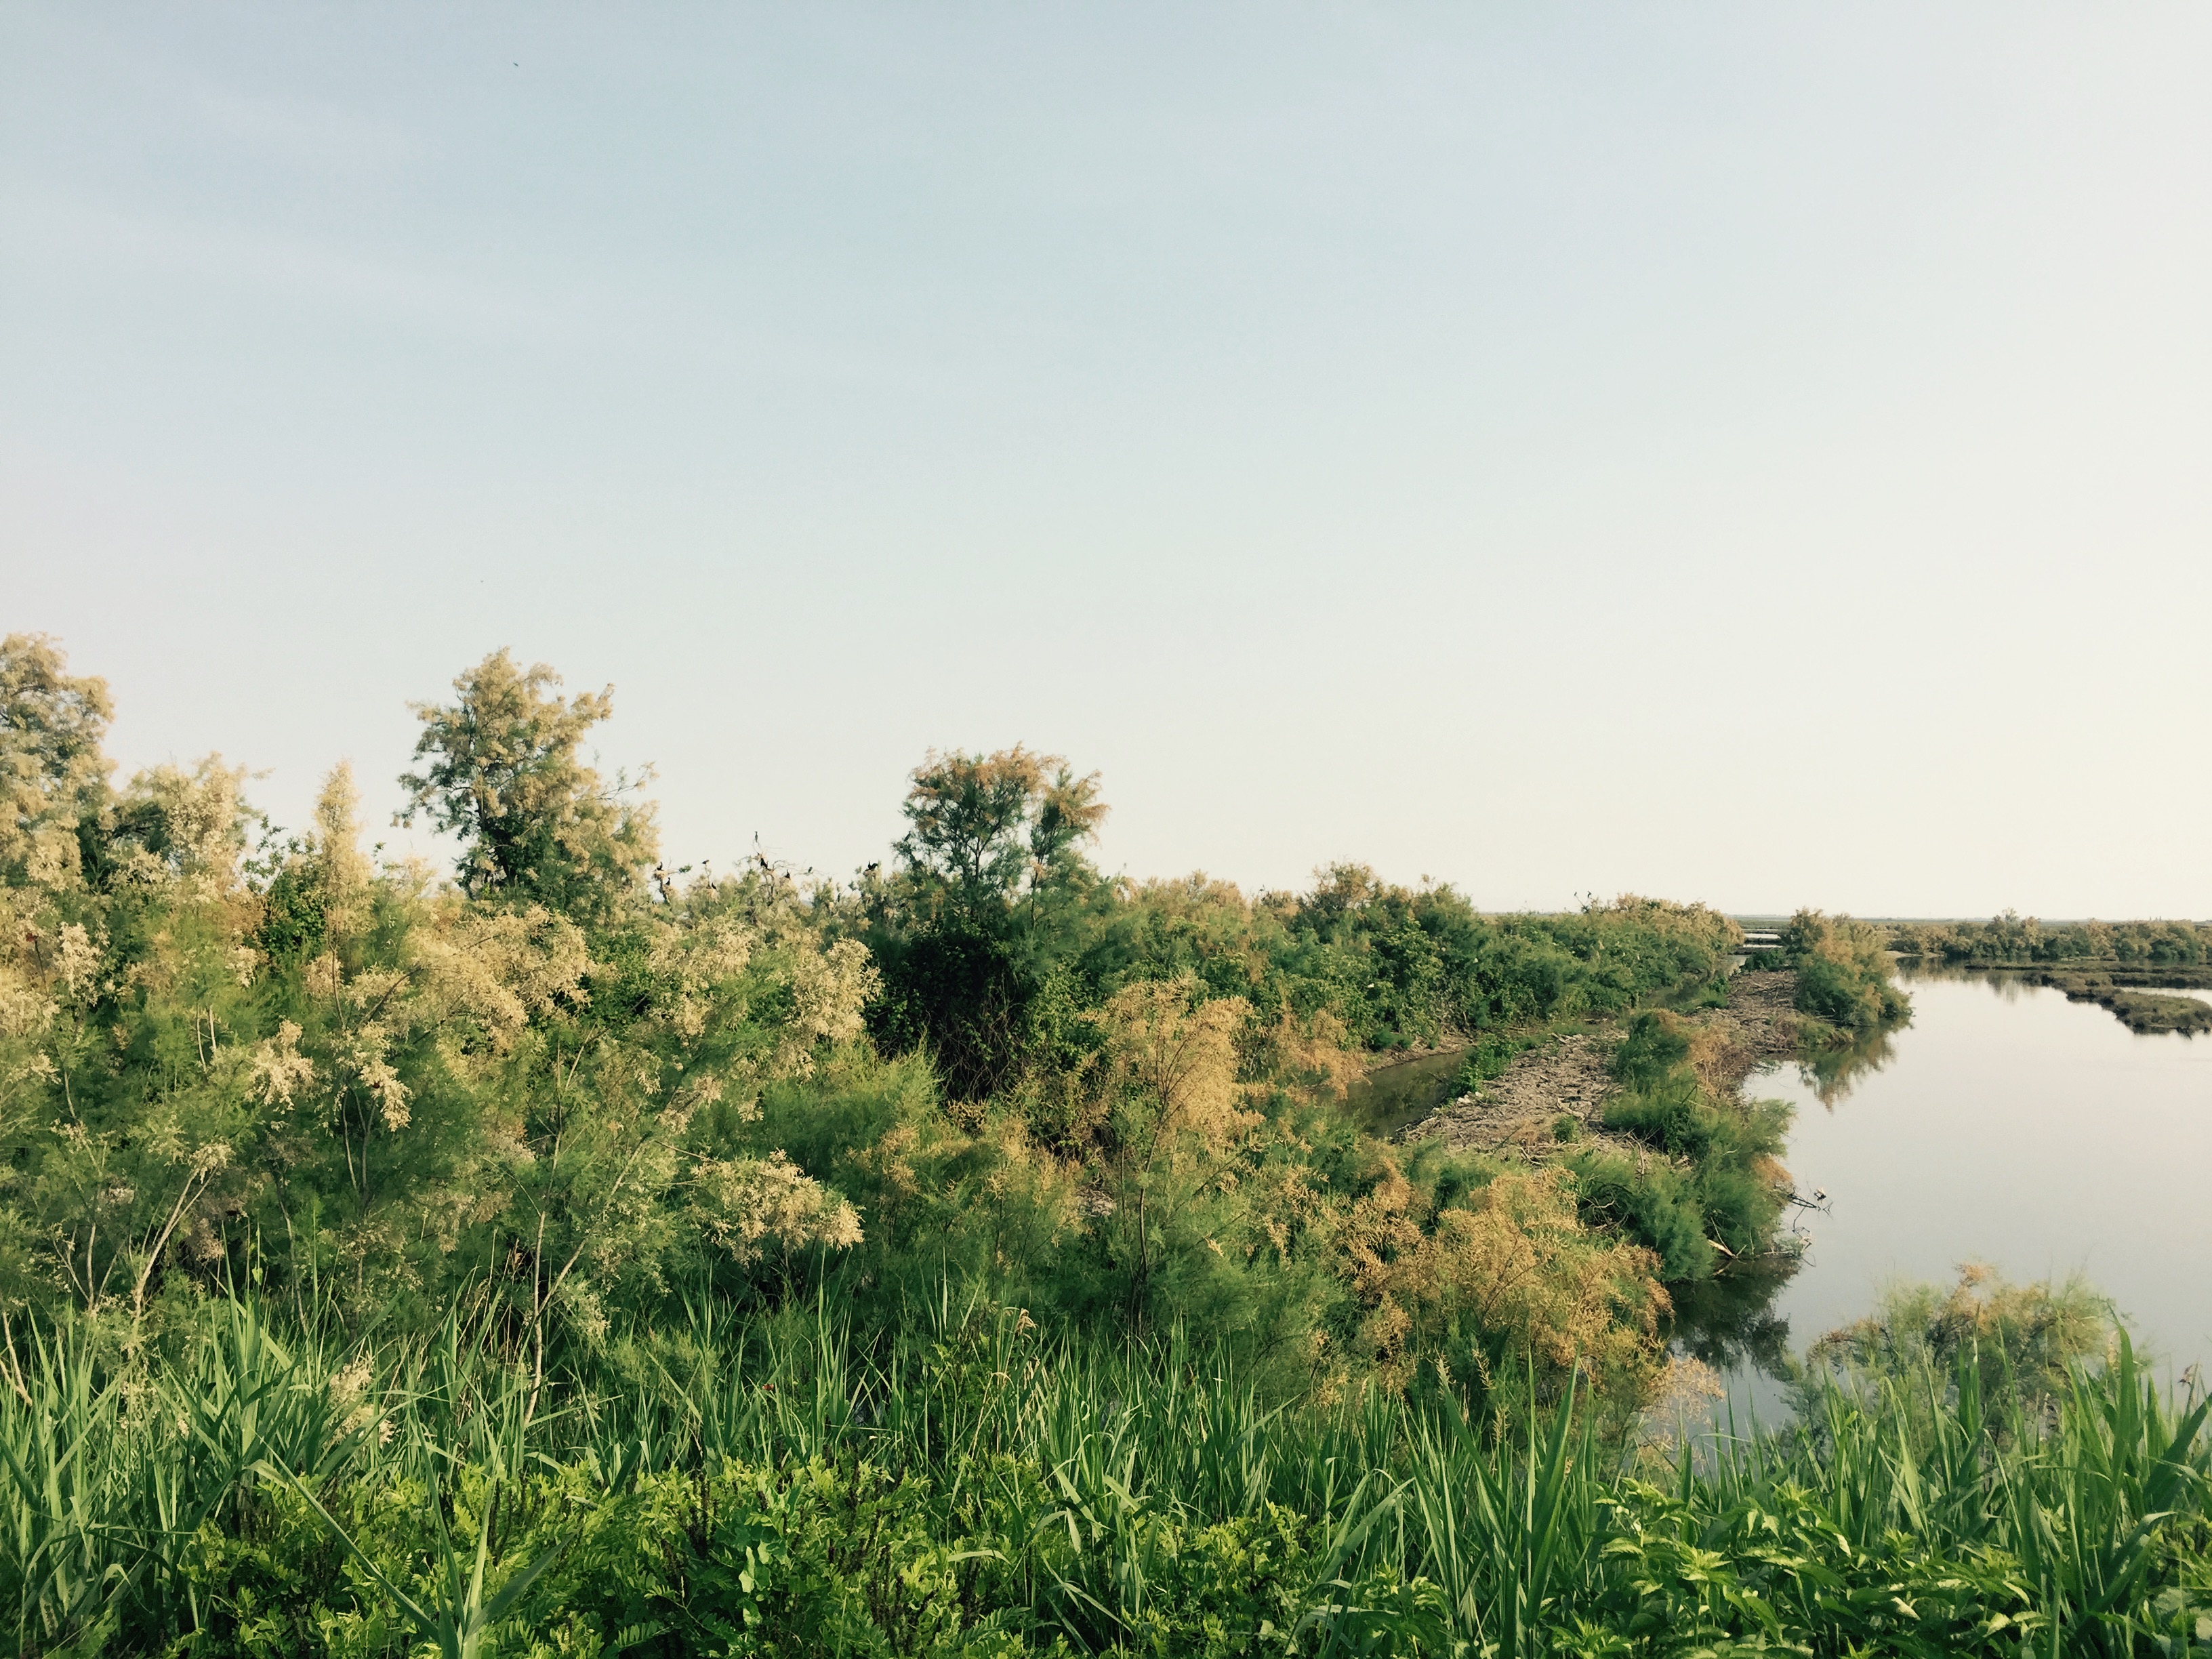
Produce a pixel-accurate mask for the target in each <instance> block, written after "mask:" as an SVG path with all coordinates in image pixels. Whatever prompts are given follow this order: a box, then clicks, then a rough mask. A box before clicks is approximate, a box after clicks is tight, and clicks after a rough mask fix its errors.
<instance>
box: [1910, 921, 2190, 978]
mask: <svg viewBox="0 0 2212 1659" xmlns="http://www.w3.org/2000/svg"><path fill="white" fill-rule="evenodd" d="M1889 942H1890V945H1891V948H1892V949H1893V950H1896V951H1900V952H1902V953H1903V954H1904V955H1906V956H1909V957H1923V958H1926V959H1927V960H1929V961H1933V962H1942V963H1955V964H1958V965H1961V966H1967V967H1990V966H1995V965H1999V964H2009V965H2020V966H2024V965H2027V964H2032V963H2062V962H2063V963H2108V964H2111V965H2112V966H2115V967H2127V968H2142V969H2152V968H2198V969H2202V968H2206V967H2212V927H2204V926H2203V925H2201V924H2199V923H2197V922H2191V921H2069V922H2043V921H2037V920H2036V919H2035V918H2034V917H2033V916H2022V915H2021V914H2020V913H2019V912H2018V911H2016V910H2008V911H2006V912H2005V913H2004V914H2003V915H2001V916H1993V917H1991V918H1990V920H1989V921H1924V922H1899V923H1897V924H1896V925H1894V926H1893V927H1892V928H1891V929H1890V940H1889Z"/></svg>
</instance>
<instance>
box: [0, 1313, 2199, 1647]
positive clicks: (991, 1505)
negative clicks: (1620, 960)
mask: <svg viewBox="0 0 2212 1659" xmlns="http://www.w3.org/2000/svg"><path fill="white" fill-rule="evenodd" d="M279 1324H282V1325H283V1326H284V1327H285V1328H283V1329H282V1330H280V1329H278V1328H276V1326H278V1325H279ZM314 1324H315V1322H313V1321H309V1322H307V1327H306V1328H303V1327H302V1326H301V1323H300V1322H297V1321H292V1320H286V1321H282V1322H279V1321H276V1320H275V1319H274V1318H273V1316H271V1315H270V1313H269V1312H268V1311H267V1310H264V1309H262V1308H260V1307H258V1306H257V1305H255V1304H252V1303H240V1302H237V1301H231V1300H217V1301H213V1302H210V1303H209V1304H206V1306H205V1309H204V1319H203V1320H202V1321H201V1322H199V1325H198V1328H197V1330H196V1331H195V1332H193V1333H192V1334H190V1335H189V1336H179V1337H175V1338H173V1339H172V1340H171V1343H170V1346H169V1348H168V1351H167V1352H166V1353H164V1354H161V1355H142V1356H140V1357H139V1358H136V1359H129V1360H125V1359H120V1358H112V1357H109V1358H102V1357H101V1350H100V1343H99V1341H98V1340H96V1334H95V1333H93V1332H90V1331H88V1329H87V1328H85V1327H84V1325H83V1324H82V1322H77V1323H75V1324H70V1325H64V1326H63V1327H62V1328H59V1329H58V1330H51V1329H42V1330H41V1332H40V1333H39V1334H36V1335H35V1336H33V1337H29V1338H27V1337H26V1335H25V1334H24V1333H23V1332H22V1331H21V1329H20V1328H19V1329H17V1330H16V1332H15V1340H14V1344H13V1347H12V1351H11V1358H10V1360H9V1375H8V1376H7V1378H6V1379H5V1383H6V1386H5V1387H4V1388H0V1470H4V1489H3V1490H0V1597H4V1602H0V1606H4V1608H5V1612H6V1616H8V1617H9V1619H11V1620H13V1621H14V1622H15V1632H16V1635H17V1638H18V1641H19V1643H20V1644H21V1650H22V1651H24V1652H25V1653H27V1654H60V1653H86V1654H88V1653H93V1652H98V1651H116V1652H132V1653H179V1654H182V1653H194V1654H209V1655H216V1654H222V1655H228V1654H293V1653H299V1654H332V1655H369V1654H394V1655H396V1654H403V1653H411V1654H421V1653H429V1652H435V1653H437V1654H439V1655H441V1656H450V1659H464V1656H471V1655H477V1654H490V1653H494V1652H497V1653H501V1654H533V1655H538V1654H543V1655H554V1654H579V1655H600V1654H612V1653H618V1652H629V1653H636V1654H641V1655H669V1656H675V1655H690V1654H717V1655H719V1654H796V1653H806V1654H810V1655H813V1654H832V1653H836V1654H846V1653H850V1654H890V1653H908V1654H925V1653H926V1654H936V1653H954V1652H960V1653H978V1654H1015V1653H1030V1652H1073V1653H1109V1652H1111V1653H1154V1654H1176V1655H1181V1654H1231V1653H1255V1652H1280V1653H1285V1654H1327V1653H1345V1654H1355V1653H1356V1654H1466V1655H1475V1654H1498V1655H1524V1654H1535V1653H1562V1654H1643V1653H1650V1654H1660V1653H1665V1654H1677V1653H1680V1654H1692V1653H1714V1654H1729V1653H1751V1652H1796V1653H1823V1654H1828V1653H1833V1654H1844V1653H1883V1654H1892V1653H1894V1654H1936V1653H1946V1654H1948V1653H2037V1654H2043V1653H2061V1652H2063V1653H2111V1654H2119V1653H2164V1654H2180V1653H2203V1652H2205V1651H2207V1650H2208V1649H2212V1518H2209V1517H2212V1510H2208V1489H2212V1444H2208V1439H2212V1437H2208V1435H2207V1434H2206V1432H2205V1418H2206V1407H2204V1406H2203V1404H2201V1403H2197V1404H2193V1405H2191V1403H2190V1402H2187V1401H2173V1400H2172V1399H2169V1398H2168V1397H2167V1396H2166V1395H2165V1394H2164V1393H2163V1392H2162V1391H2161V1389H2160V1388H2159V1387H2158V1386H2157V1384H2156V1383H2154V1382H2152V1381H2149V1380H2148V1379H2147V1378H2146V1377H2145V1376H2143V1375H2142V1372H2141V1370H2139V1368H2138V1366H2137V1364H2136V1361H2135V1359H2134V1357H2133V1355H2132V1353H2131V1352H2130V1350H2129V1348H2128V1347H2127V1346H2126V1344H2125V1341H2124V1339H2123V1340H2121V1342H2120V1343H2119V1345H2118V1347H2117V1350H2116V1352H2115V1354H2114V1357H2113V1358H2112V1362H2111V1363H2110V1364H2108V1365H2106V1367H2104V1368H2103V1369H2101V1370H2098V1371H2095V1372H2084V1371H2075V1372H2074V1373H2072V1374H2071V1375H2070V1376H2069V1379H2068V1380H2067V1382H2066V1383H2065V1385H2064V1386H2063V1387H2062V1388H2061V1389H2059V1390H2058V1392H2057V1395H2055V1396H2054V1397H2052V1398H2051V1399H2050V1401H2048V1403H2047V1405H2038V1406H2035V1407H2030V1408H2027V1409H2023V1408H2022V1407H2021V1405H2020V1404H2019V1403H2018V1401H2019V1400H2020V1397H2021V1390H2020V1389H2016V1388H2015V1387H2014V1386H2013V1385H2012V1381H2011V1379H2010V1377H2009V1376H2008V1375H2001V1374H1999V1372H2000V1368H1999V1367H1998V1366H1997V1365H1996V1364H1995V1363H1994V1362H1990V1363H1978V1362H1977V1361H1976V1360H1974V1359H1972V1358H1968V1359H1966V1361H1964V1362H1962V1363H1961V1364H1960V1365H1959V1366H1958V1367H1957V1368H1956V1370H1954V1371H1953V1372H1951V1373H1950V1374H1948V1375H1947V1374H1944V1373H1942V1372H1940V1371H1938V1370H1935V1369H1933V1368H1927V1369H1923V1370H1920V1371H1919V1372H1917V1374H1907V1375H1905V1376H1903V1377H1901V1378H1893V1379H1892V1380H1889V1381H1887V1382H1882V1383H1868V1384H1867V1385H1865V1386H1863V1387H1857V1388H1851V1389H1845V1388H1842V1387H1838V1386H1835V1385H1830V1386H1828V1387H1827V1388H1826V1390H1825V1391H1824V1392H1823V1393H1822V1394H1821V1395H1820V1396H1819V1397H1818V1398H1817V1400H1816V1401H1815V1402H1814V1407H1813V1408H1812V1409H1811V1410H1810V1411H1809V1412H1808V1415H1807V1417H1806V1419H1805V1420H1804V1421H1803V1422H1802V1424H1800V1425H1796V1426H1795V1427H1792V1428H1790V1429H1788V1430H1785V1431H1781V1432H1778V1433H1776V1434H1772V1435H1768V1436H1765V1437H1758V1438H1748V1437H1747V1438H1743V1439H1740V1440H1735V1441H1733V1442H1729V1443H1723V1445H1722V1446H1721V1448H1720V1449H1719V1450H1718V1452H1717V1455H1716V1454H1715V1453H1713V1451H1712V1450H1711V1448H1708V1449H1707V1450H1706V1452H1705V1454H1702V1455H1699V1456H1695V1457H1689V1456H1680V1457H1678V1456H1675V1455H1662V1454H1659V1453H1656V1452H1654V1451H1651V1450H1648V1449H1647V1450H1646V1451H1644V1452H1643V1453H1642V1454H1641V1455H1633V1456H1632V1455H1623V1454H1622V1453H1621V1452H1620V1450H1618V1449H1609V1448H1608V1447H1607V1446H1606V1445H1604V1444H1602V1443H1601V1442H1600V1441H1599V1440H1598V1439H1597V1438H1596V1437H1595V1435H1594V1433H1593V1431H1592V1429H1591V1427H1590V1425H1591V1423H1592V1421H1593V1419H1592V1418H1591V1417H1590V1415H1589V1413H1583V1412H1582V1411H1580V1410H1579V1409H1577V1397H1576V1392H1575V1390H1574V1389H1573V1388H1572V1387H1571V1386H1570V1387H1569V1388H1567V1389H1564V1390H1562V1391H1560V1392H1559V1394H1558V1395H1556V1396H1555V1397H1553V1398H1552V1399H1550V1400H1548V1401H1544V1402H1541V1403H1539V1404H1532V1405H1530V1406H1529V1407H1527V1409H1526V1410H1525V1412H1524V1413H1522V1416H1521V1417H1520V1418H1519V1419H1518V1420H1517V1421H1516V1422H1514V1423H1511V1424H1509V1425H1499V1426H1498V1428H1497V1429H1495V1430H1493V1431H1488V1432H1486V1431H1482V1430H1480V1429H1476V1428H1470V1427H1468V1426H1466V1425H1463V1424H1462V1422H1461V1420H1460V1419H1458V1418H1456V1417H1455V1416H1453V1415H1450V1414H1449V1413H1443V1414H1439V1413H1434V1412H1431V1411H1424V1410H1423V1409H1421V1408H1420V1407H1417V1406H1413V1405H1408V1404H1406V1403H1404V1402H1403V1401H1401V1400H1398V1399H1395V1398H1393V1397H1391V1396H1388V1395H1383V1394H1381V1393H1379V1392H1369V1393H1367V1394H1364V1395H1361V1396H1358V1397H1357V1398H1352V1399H1347V1400H1345V1401H1340V1402H1338V1403H1336V1404H1334V1405H1332V1406H1322V1405H1316V1404H1307V1405H1303V1406H1297V1407H1282V1408H1276V1409H1269V1408H1267V1407H1264V1406H1263V1405H1262V1403H1261V1400H1260V1398H1259V1397H1258V1396H1257V1395H1255V1392H1254V1391H1253V1390H1252V1389H1249V1388H1247V1387H1245V1386H1243V1385H1242V1384H1241V1383H1239V1381H1238V1379H1237V1377H1236V1376H1233V1375H1230V1374H1227V1370H1226V1368H1225V1366H1222V1365H1219V1364H1216V1363H1213V1362H1212V1361H1210V1360H1209V1358H1207V1357H1206V1355H1204V1354H1201V1353H1199V1352H1194V1351H1191V1350H1189V1349H1188V1348H1187V1347H1185V1346H1181V1345H1178V1344H1177V1343H1176V1342H1175V1341H1174V1340H1161V1341H1158V1342H1154V1343H1146V1344H1132V1345H1127V1346H1109V1345H1104V1344H1099V1343H1085V1342H1082V1341H1079V1340H1073V1339H1067V1338H1062V1339H1059V1340H1048V1339H1046V1338H1044V1337H1043V1336H1042V1334H1040V1333H1039V1332H1038V1331H1037V1330H1036V1328H1034V1327H1033V1326H1032V1324H1031V1323H1030V1321H1029V1320H1028V1319H1027V1317H1026V1316H1024V1315H1023V1314H1022V1313H1021V1312H1020V1311H1019V1310H1011V1309H996V1308H990V1307H987V1306H982V1305H976V1304H969V1305H966V1306H964V1307H963V1305H961V1304H958V1303H957V1302H956V1301H955V1300H954V1299H953V1298H952V1297H950V1295H949V1294H948V1295H947V1296H946V1297H945V1298H944V1299H943V1300H941V1301H940V1302H939V1304H938V1305H937V1306H936V1307H935V1308H934V1309H933V1310H929V1311H928V1313H927V1316H924V1317H922V1318H921V1319H919V1320H918V1321H917V1322H916V1325H915V1328H916V1329H917V1330H918V1331H919V1332H920V1334H917V1335H914V1336H910V1337H908V1338H906V1339H903V1340H900V1341H898V1342H897V1343H896V1345H895V1346H890V1347H886V1348H884V1349H882V1350H880V1351H878V1352H861V1351H860V1349H859V1348H858V1346H856V1345H855V1344H854V1342H852V1341H851V1340H848V1339H847V1338H845V1337H844V1336H842V1334H840V1333H839V1331H838V1330H837V1329H836V1327H835V1325H834V1324H833V1322H831V1321H830V1319H829V1316H826V1315H824V1314H817V1315H816V1316H813V1317H812V1318H805V1317H799V1316H793V1315H790V1314H786V1315H783V1316H779V1317H775V1318H769V1319H763V1320H757V1321H752V1322H727V1321H726V1319H725V1318H724V1316H721V1315H720V1313H719V1312H718V1310H717V1308H716V1307H715V1305H714V1304H704V1303H702V1304H696V1305H695V1306H694V1307H693V1309H692V1312H691V1317H690V1321H689V1322H688V1325H686V1326H684V1328H681V1329H680V1330H678V1331H676V1332H672V1333H671V1332H669V1331H667V1330H665V1328H664V1331H663V1333H662V1334H660V1335H659V1336H658V1337H654V1338H650V1339H646V1340H641V1341H639V1342H627V1341H617V1342H614V1343H612V1344H611V1345H610V1346H608V1347H607V1348H605V1350H604V1351H603V1352H602V1353H601V1354H600V1356H599V1358H596V1359H594V1360H593V1361H592V1362H591V1363H590V1364H589V1366H588V1368H587V1369H586V1370H562V1369H561V1368H559V1367H555V1368H553V1369H552V1370H550V1372H549V1373H548V1374H547V1375H546V1376H544V1378H542V1379H540V1378H538V1377H537V1376H535V1374H534V1372H533V1369H532V1366H531V1365H529V1364H526V1363H524V1360H525V1358H526V1356H523V1355H515V1356H513V1357H511V1358H510V1357H502V1356H501V1355H500V1354H498V1353H495V1352H492V1351H490V1350H489V1349H488V1348H487V1347H485V1346H482V1345H481V1344H479V1343H477V1342H476V1341H474V1340H471V1336H470V1334H469V1332H468V1328H467V1326H466V1324H465V1322H464V1321H463V1320H462V1319H460V1318H459V1317H453V1318H449V1319H448V1321H447V1323H446V1325H445V1327H444V1328H443V1329H442V1331H441V1332H440V1333H438V1334H435V1336H432V1337H429V1338H427V1339H416V1340H404V1341H397V1342H393V1343H391V1344H388V1345H386V1346H368V1345H362V1344H359V1343H352V1344H342V1343H340V1342H339V1341H337V1340H325V1339H323V1338H321V1337H319V1335H318V1334H317V1331H316V1329H315V1328H313V1326H314ZM332 1328H334V1327H332ZM2185 1407H2187V1409H2185Z"/></svg>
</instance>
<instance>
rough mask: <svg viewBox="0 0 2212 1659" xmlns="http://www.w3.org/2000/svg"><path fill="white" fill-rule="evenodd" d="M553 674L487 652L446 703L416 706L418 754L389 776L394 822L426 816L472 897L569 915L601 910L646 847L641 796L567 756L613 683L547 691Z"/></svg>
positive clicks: (648, 829)
mask: <svg viewBox="0 0 2212 1659" xmlns="http://www.w3.org/2000/svg"><path fill="white" fill-rule="evenodd" d="M560 683H561V677H560V676H559V675H558V674H556V673H555V672H554V671H552V670H551V669H550V668H549V667H547V666H546V665H544V663H537V664H533V665H532V666H531V667H529V668H526V669H525V668H519V667H517V666H516V665H515V663H514V660H513V658H511V657H509V656H508V655H507V653H506V652H505V651H504V650H500V651H495V652H494V653H492V654H491V655H489V656H488V657H486V658H485V659H483V661H482V662H480V663H478V664H477V665H476V666H475V667H474V668H471V669H470V670H468V671H466V672H465V673H464V674H462V675H461V676H460V677H459V678H457V679H455V680H454V682H453V690H454V691H455V693H456V694H457V695H456V696H455V698H454V700H453V702H452V703H451V704H450V705H447V706H443V707H440V706H435V705H431V704H417V705H416V711H415V712H416V715H417V717H418V718H420V720H422V737H421V738H420V739H418V740H417V741H416V745H415V757H416V759H417V760H420V761H427V762H428V764H427V765H426V766H425V767H424V768H423V769H422V771H421V772H419V773H410V774H409V775H406V776H404V777H403V778H402V779H400V781H401V782H402V783H403V784H404V785H405V786H406V787H407V789H408V793H409V805H408V810H407V811H406V812H405V813H404V814H403V815H402V817H401V822H402V823H412V822H413V820H414V817H415V815H416V814H417V813H421V814H422V815H424V816H425V817H428V820H429V822H430V824H431V827H432V828H434V829H441V830H445V831H447V832H449V833H451V834H453V835H456V836H459V837H460V840H461V861H460V876H461V880H462V884H463V885H464V886H465V888H466V889H467V890H468V891H469V892H470V893H471V894H472V895H476V896H484V895H490V894H497V895H501V896H508V897H513V898H515V899H521V900H532V901H535V902H538V903H541V904H544V905H545V906H547V907H548V908H551V909H554V910H557V911H562V912H564V913H567V914H570V915H579V916H582V915H591V916H598V915H604V914H605V913H606V912H607V911H608V910H609V909H610V908H611V907H612V906H613V905H614V904H616V903H617V902H619V900H620V899H621V897H622V896H623V895H624V894H625V893H626V892H627V891H628V890H629V889H630V888H631V887H632V886H634V885H635V884H636V883H637V881H638V880H639V879H640V878H641V877H642V875H643V873H644V872H645V871H646V870H647V869H648V868H649V867H651V866H652V865H653V860H654V859H655V857H656V856H657V844H656V841H655V837H654V834H653V812H652V809H651V808H650V807H649V806H642V805H638V804H635V803H633V802H628V801H625V800H624V799H623V795H624V793H626V792H627V787H628V786H627V781H625V780H623V779H622V778H619V777H617V779H616V781H615V782H614V783H613V784H612V785H608V784H605V783H604V782H603V781H601V779H600V777H599V774H598V773H597V772H595V771H593V770H592V769H591V768H590V767H588V766H586V765H585V764H584V763H582V761H580V759H579V758H578V757H577V753H576V751H577V748H578V746H579V745H580V744H581V742H582V741H583V738H584V734H585V733H586V732H589V731H590V730H591V729H592V726H596V725H598V724H599V722H600V721H602V720H605V719H606V718H607V717H608V715H609V714H611V713H612V712H613V704H612V693H613V690H614V688H613V687H612V686H609V687H608V688H607V689H606V690H605V691H602V692H599V693H592V692H588V691H586V692H583V693H580V694H579V695H578V696H574V697H573V698H566V697H557V696H549V695H547V693H548V690H549V688H550V687H552V686H556V685H558V684H560Z"/></svg>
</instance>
